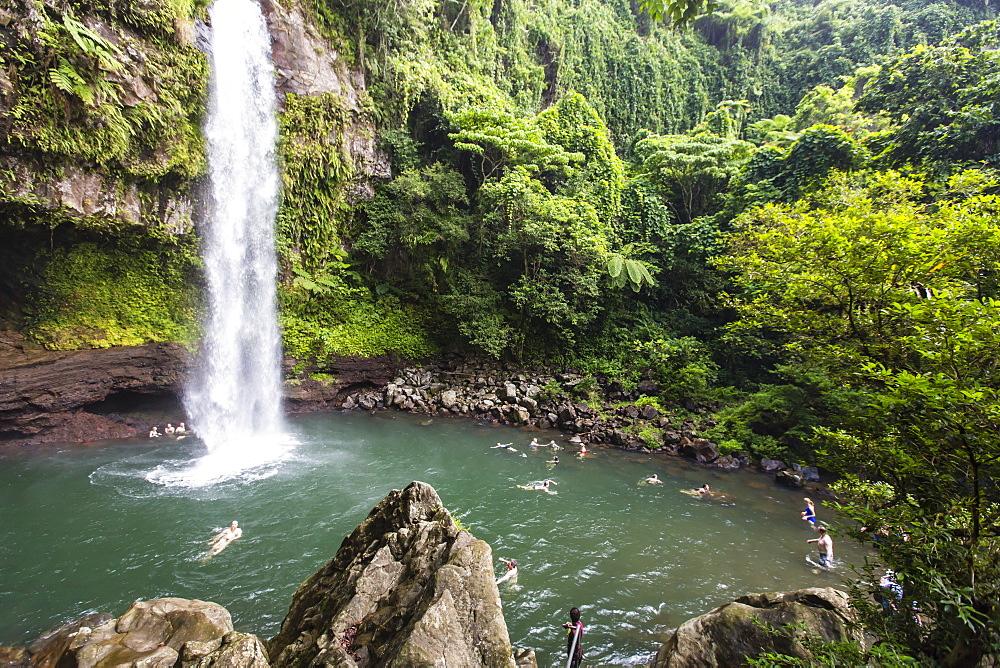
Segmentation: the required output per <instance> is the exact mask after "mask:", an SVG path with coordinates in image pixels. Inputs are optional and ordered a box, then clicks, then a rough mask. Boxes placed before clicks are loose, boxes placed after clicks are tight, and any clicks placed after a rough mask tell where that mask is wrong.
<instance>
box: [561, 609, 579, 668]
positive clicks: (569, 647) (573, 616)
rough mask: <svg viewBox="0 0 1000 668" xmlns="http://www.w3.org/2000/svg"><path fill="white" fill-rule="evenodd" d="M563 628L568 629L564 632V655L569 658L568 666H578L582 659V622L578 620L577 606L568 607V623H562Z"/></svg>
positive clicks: (576, 667) (572, 667) (575, 667)
mask: <svg viewBox="0 0 1000 668" xmlns="http://www.w3.org/2000/svg"><path fill="white" fill-rule="evenodd" d="M563 628H564V629H569V631H568V632H567V634H566V656H567V657H568V658H569V660H570V661H569V665H570V668H580V663H581V662H582V661H583V622H581V621H580V609H579V608H570V611H569V623H568V624H563Z"/></svg>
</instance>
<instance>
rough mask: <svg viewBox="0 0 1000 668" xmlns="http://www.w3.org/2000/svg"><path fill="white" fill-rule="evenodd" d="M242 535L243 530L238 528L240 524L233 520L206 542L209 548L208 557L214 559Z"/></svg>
mask: <svg viewBox="0 0 1000 668" xmlns="http://www.w3.org/2000/svg"><path fill="white" fill-rule="evenodd" d="M242 535H243V529H241V528H240V523H239V522H237V521H236V520H233V523H232V524H230V525H229V526H228V527H226V528H225V529H223V530H222V531H220V532H219V533H217V534H215V537H214V538H212V540H210V541H208V544H209V545H210V546H211V547H210V548H209V550H208V556H209V557H214V556H215V555H217V554H218V553H219V552H222V551H223V550H224V549H226V548H227V547H228V546H229V544H230V543H232V542H233V541H234V540H236V539H237V538H239V537H240V536H242Z"/></svg>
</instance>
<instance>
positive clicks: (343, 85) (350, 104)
mask: <svg viewBox="0 0 1000 668" xmlns="http://www.w3.org/2000/svg"><path fill="white" fill-rule="evenodd" d="M262 6H263V7H264V11H265V13H266V15H267V22H268V29H269V30H270V32H271V39H272V47H271V55H272V58H273V59H274V68H275V71H276V73H277V75H278V82H277V89H278V92H279V94H280V95H279V100H278V101H279V104H281V102H282V101H283V99H284V94H285V93H291V94H295V95H321V94H323V93H333V94H334V95H336V96H337V98H339V100H340V102H341V104H342V105H343V108H344V110H345V111H346V112H347V119H346V123H345V126H344V128H343V132H342V133H341V134H340V136H338V137H330V138H329V140H330V141H340V142H343V150H344V153H345V154H346V155H347V156H349V157H350V159H351V161H352V162H353V165H354V179H353V181H352V182H351V183H350V184H349V185H348V186H347V192H348V193H350V195H351V196H352V197H353V198H355V199H357V198H365V197H371V196H372V195H373V194H374V189H373V186H372V179H378V178H388V177H389V176H390V175H391V174H390V168H389V157H388V156H387V155H386V154H385V153H384V152H383V151H381V150H379V149H378V148H377V146H376V141H375V135H376V128H375V124H374V122H373V121H372V119H371V118H370V117H369V115H368V114H367V113H366V112H365V111H364V110H363V109H362V104H361V100H362V96H363V95H364V94H365V93H366V90H367V87H368V86H367V82H366V80H365V75H364V72H362V71H361V70H360V69H357V68H353V69H352V68H349V67H348V66H347V65H346V64H345V62H344V59H343V58H341V57H340V54H338V53H337V51H336V50H335V49H334V48H333V46H332V45H331V44H330V43H329V42H327V41H326V40H325V39H323V38H322V37H321V36H320V35H319V33H318V31H317V30H316V28H315V27H314V26H313V25H312V24H311V23H310V22H309V20H308V19H307V17H306V15H305V13H304V12H303V11H302V8H301V7H300V6H299V4H298V2H295V1H294V0H282V1H281V2H279V1H277V0H264V1H263V2H262Z"/></svg>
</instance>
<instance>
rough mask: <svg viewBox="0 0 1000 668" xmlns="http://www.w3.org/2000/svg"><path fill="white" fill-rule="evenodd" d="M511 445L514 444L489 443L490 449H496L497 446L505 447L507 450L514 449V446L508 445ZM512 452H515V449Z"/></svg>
mask: <svg viewBox="0 0 1000 668" xmlns="http://www.w3.org/2000/svg"><path fill="white" fill-rule="evenodd" d="M512 445H514V444H513V443H497V444H496V445H491V446H490V450H496V449H497V448H505V449H507V450H514V448H512V447H510V446H512ZM514 452H517V450H514Z"/></svg>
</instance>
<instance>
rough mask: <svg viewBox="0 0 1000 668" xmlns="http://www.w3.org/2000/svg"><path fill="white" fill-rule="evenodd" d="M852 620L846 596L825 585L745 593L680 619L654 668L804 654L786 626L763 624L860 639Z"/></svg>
mask: <svg viewBox="0 0 1000 668" xmlns="http://www.w3.org/2000/svg"><path fill="white" fill-rule="evenodd" d="M854 621H855V617H854V613H853V612H852V611H851V609H850V608H849V607H848V603H847V595H846V594H844V593H843V592H841V591H838V590H836V589H831V588H829V587H827V588H822V589H821V588H813V589H801V590H798V591H791V592H782V593H770V594H748V595H746V596H740V597H739V598H737V599H736V600H735V601H733V602H732V603H726V604H725V605H723V606H720V607H718V608H716V609H715V610H712V611H710V612H707V613H705V614H704V615H702V616H700V617H695V618H694V619H691V620H688V621H686V622H684V623H683V624H681V626H680V627H678V629H677V630H676V631H674V634H673V635H672V636H671V637H670V639H668V640H667V642H665V643H664V644H663V646H661V647H660V651H659V652H657V653H656V660H655V661H654V662H653V668H695V667H698V668H709V667H714V666H719V667H720V668H727V667H729V666H741V665H745V664H746V659H747V658H748V657H750V658H753V657H758V656H760V655H761V654H763V653H765V652H779V653H781V654H787V655H790V656H797V657H801V658H808V654H807V652H806V650H805V648H804V647H803V646H802V645H801V644H800V643H799V642H798V641H796V640H795V638H794V637H793V635H792V634H790V633H789V632H788V631H787V630H784V632H778V633H774V632H769V630H768V629H775V630H779V631H781V630H782V627H784V626H785V625H789V624H800V623H801V624H804V625H805V630H806V633H809V634H811V635H813V636H817V637H819V638H820V639H822V640H824V641H839V640H857V641H861V640H862V638H861V636H860V632H859V631H858V630H857V629H856V627H854V626H853V625H852V624H853V622H854Z"/></svg>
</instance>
